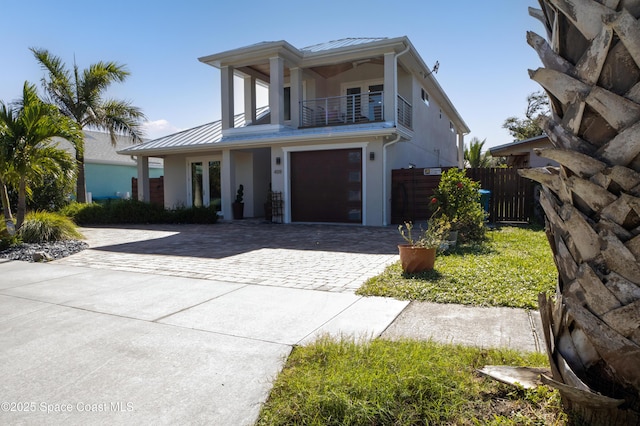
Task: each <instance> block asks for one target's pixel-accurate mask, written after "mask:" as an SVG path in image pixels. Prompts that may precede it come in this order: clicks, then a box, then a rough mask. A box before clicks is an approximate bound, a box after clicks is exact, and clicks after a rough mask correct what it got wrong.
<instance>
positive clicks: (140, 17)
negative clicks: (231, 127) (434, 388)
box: [0, 0, 545, 147]
mask: <svg viewBox="0 0 640 426" xmlns="http://www.w3.org/2000/svg"><path fill="white" fill-rule="evenodd" d="M529 6H534V7H537V6H538V2H537V1H536V0H483V1H478V0H459V1H456V2H451V1H436V0H422V1H413V0H410V1H396V2H392V1H380V0H369V1H360V0H343V1H334V0H329V1H318V2H300V1H297V2H293V1H283V0H272V1H269V2H265V1H254V0H245V1H242V2H236V1H212V0H207V1H195V0H184V1H182V2H168V1H155V2H150V1H138V0H128V1H124V0H110V1H107V2H94V1H86V0H83V1H77V0H58V1H51V0H24V1H20V2H17V1H16V2H9V1H8V0H0V10H1V13H0V28H2V30H3V31H2V34H3V36H4V40H5V43H3V48H2V49H0V69H1V70H2V71H1V74H0V100H3V101H5V102H8V101H11V100H14V99H16V98H17V97H18V96H19V95H20V91H21V89H22V85H23V83H24V81H25V80H29V81H31V82H34V83H38V84H39V82H40V79H41V78H42V76H43V72H42V71H41V70H40V68H39V66H38V65H37V64H36V61H35V59H34V58H33V56H32V54H31V52H30V51H29V47H39V48H46V49H48V50H49V51H50V52H52V53H53V54H55V55H58V56H61V57H62V58H63V60H64V61H65V62H66V63H67V64H69V65H70V64H72V63H73V60H74V57H75V60H76V62H77V64H78V65H79V66H80V68H84V67H86V66H88V65H89V64H91V63H93V62H96V61H99V60H113V61H116V62H120V63H123V64H126V65H127V68H128V69H129V71H130V72H131V76H130V77H129V79H128V80H127V81H126V82H125V83H124V84H118V85H115V86H113V88H112V90H110V92H109V96H112V97H116V98H122V99H127V100H130V101H132V102H133V103H134V104H135V105H137V106H139V107H140V108H142V110H143V111H144V113H145V114H146V115H147V118H148V119H149V123H148V126H147V136H148V137H159V136H162V135H165V134H168V133H173V132H174V131H177V130H181V129H186V128H189V127H193V126H197V125H200V124H203V123H207V122H210V121H214V120H217V119H219V118H220V75H219V71H218V70H217V69H215V68H212V67H210V66H207V65H204V64H202V63H200V62H199V61H198V60H197V58H198V57H201V56H206V55H209V54H212V53H217V52H222V51H225V50H229V49H234V48H237V47H242V46H246V45H249V44H254V43H257V42H260V41H273V40H286V41H288V42H289V43H291V44H293V45H294V46H296V47H299V48H301V47H305V46H309V45H313V44H317V43H322V42H325V41H330V40H337V39H341V38H346V37H398V36H403V35H406V36H408V37H409V39H410V40H411V42H412V43H413V44H414V46H415V47H416V49H417V50H418V52H419V53H420V55H421V56H422V58H423V59H424V61H425V63H427V64H429V65H432V64H434V63H435V62H436V61H439V63H440V69H439V71H438V74H437V75H436V78H437V80H438V82H439V83H440V85H441V86H442V88H443V89H444V90H445V92H446V93H447V95H448V96H449V98H450V99H451V101H452V102H453V104H454V105H455V106H456V108H457V109H458V111H459V112H460V114H461V115H462V117H463V119H464V120H465V121H466V123H467V124H468V125H469V127H470V128H471V134H469V135H468V136H466V138H465V140H466V141H469V140H470V139H471V138H472V137H474V136H475V137H478V138H480V139H485V138H486V139H487V143H486V145H485V147H488V146H496V145H501V144H505V143H509V142H512V138H511V136H510V135H509V134H508V132H507V131H506V130H504V129H502V123H503V122H504V120H505V119H506V118H507V117H509V116H512V115H515V116H519V117H522V116H523V114H524V111H525V108H526V97H527V95H528V94H529V93H531V92H534V91H537V90H539V86H538V85H537V84H536V83H534V82H532V81H531V80H530V79H529V76H528V73H527V69H529V68H531V69H535V68H538V67H539V66H540V61H539V59H538V57H537V55H536V54H535V52H534V51H533V49H531V48H530V47H529V46H528V45H527V43H526V31H528V30H533V31H535V32H537V33H539V34H540V35H542V36H545V34H544V33H543V29H542V25H541V24H540V23H539V22H538V21H536V20H535V19H534V18H531V17H529V15H528V10H527V8H528V7H529Z"/></svg>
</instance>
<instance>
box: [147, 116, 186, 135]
mask: <svg viewBox="0 0 640 426" xmlns="http://www.w3.org/2000/svg"><path fill="white" fill-rule="evenodd" d="M142 129H143V130H144V138H145V139H146V140H152V139H158V138H161V137H163V136H167V135H170V134H172V133H176V132H179V131H181V130H182V129H180V128H178V127H176V126H174V125H173V124H171V123H169V122H168V121H167V120H164V119H160V120H153V121H147V122H145V123H143V124H142Z"/></svg>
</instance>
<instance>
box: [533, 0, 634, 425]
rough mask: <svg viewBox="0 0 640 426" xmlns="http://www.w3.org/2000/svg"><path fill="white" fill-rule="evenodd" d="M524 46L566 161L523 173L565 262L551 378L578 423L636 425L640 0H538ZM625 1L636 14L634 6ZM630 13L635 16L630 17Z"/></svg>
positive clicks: (550, 302)
mask: <svg viewBox="0 0 640 426" xmlns="http://www.w3.org/2000/svg"><path fill="white" fill-rule="evenodd" d="M540 6H541V10H535V9H531V10H530V13H531V15H532V16H534V17H536V18H538V19H540V20H541V21H542V23H543V25H544V27H545V29H546V31H547V35H548V38H549V40H550V41H549V42H547V41H545V40H544V39H543V38H542V37H540V36H538V35H537V34H533V33H530V34H528V37H527V38H528V41H529V44H531V46H532V47H533V48H534V49H536V51H537V52H538V54H539V56H540V58H541V60H542V63H543V64H544V67H543V68H540V69H538V70H536V71H531V72H530V75H531V78H532V79H534V80H535V81H537V82H538V83H539V84H540V85H541V86H542V87H543V88H544V89H545V90H546V92H547V94H548V95H549V99H550V101H551V102H550V103H551V106H552V114H551V117H550V118H549V119H548V120H547V121H546V122H545V123H544V128H545V131H546V133H547V135H548V136H549V139H550V140H551V142H552V143H553V145H554V148H552V149H547V150H540V151H539V152H538V154H540V155H542V156H544V157H546V158H549V159H552V160H554V161H556V162H557V163H559V164H560V167H558V168H549V167H548V168H544V169H537V170H523V171H521V174H522V175H524V176H526V177H529V178H531V179H534V180H536V181H538V182H540V183H541V184H542V185H543V192H542V194H541V199H540V203H541V205H542V207H543V209H544V211H545V213H546V217H547V235H548V239H549V243H550V246H551V249H552V251H553V254H554V259H555V262H556V266H557V268H558V275H559V276H558V288H557V294H556V295H555V298H551V297H547V296H546V295H541V296H540V299H539V301H540V312H541V317H542V320H543V324H544V333H545V340H546V343H547V353H548V355H549V361H550V364H551V370H552V373H553V378H546V379H545V380H546V383H548V384H550V385H551V386H555V387H557V388H558V389H559V390H560V393H561V395H562V397H563V403H564V405H565V408H566V409H567V411H569V412H570V414H571V416H572V417H571V418H572V421H573V422H575V423H582V422H585V423H587V424H620V425H622V424H624V425H628V424H640V264H639V263H638V261H639V260H640V173H639V172H640V156H639V154H640V24H639V23H638V21H637V18H638V16H640V7H639V6H640V1H637V0H627V1H620V0H598V1H595V0H540ZM627 7H629V10H627ZM630 11H633V13H635V14H636V16H634V15H632V13H631V12H630Z"/></svg>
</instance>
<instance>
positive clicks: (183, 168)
mask: <svg viewBox="0 0 640 426" xmlns="http://www.w3.org/2000/svg"><path fill="white" fill-rule="evenodd" d="M164 164H165V166H164V206H165V207H166V208H173V207H176V206H186V205H187V184H186V179H187V160H186V157H185V156H184V155H171V156H167V157H165V158H164Z"/></svg>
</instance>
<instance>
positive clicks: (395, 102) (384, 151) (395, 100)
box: [382, 45, 411, 226]
mask: <svg viewBox="0 0 640 426" xmlns="http://www.w3.org/2000/svg"><path fill="white" fill-rule="evenodd" d="M409 49H411V45H408V46H407V47H406V48H405V49H404V50H403V51H402V52H399V53H397V54H396V55H395V56H394V57H393V69H394V70H395V72H396V78H394V79H393V86H394V87H393V95H394V96H393V115H394V117H395V123H394V125H395V126H396V129H397V128H398V57H400V56H401V55H404V54H405V53H407V52H408V51H409ZM398 142H400V134H398V135H397V136H396V138H395V139H394V140H392V141H390V142H388V143H386V144H384V145H383V146H382V200H383V204H382V225H383V226H387V225H388V224H389V223H388V222H387V210H388V208H387V206H388V205H389V204H390V200H387V197H388V194H387V181H388V179H389V177H388V176H387V148H389V147H390V146H391V145H395V144H396V143H398Z"/></svg>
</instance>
